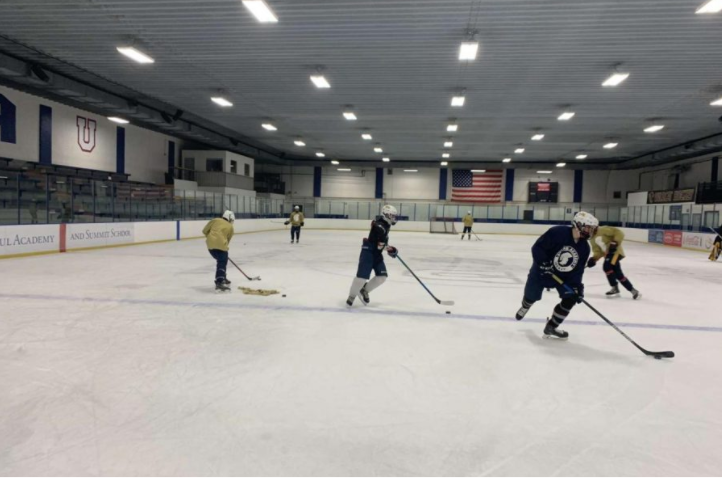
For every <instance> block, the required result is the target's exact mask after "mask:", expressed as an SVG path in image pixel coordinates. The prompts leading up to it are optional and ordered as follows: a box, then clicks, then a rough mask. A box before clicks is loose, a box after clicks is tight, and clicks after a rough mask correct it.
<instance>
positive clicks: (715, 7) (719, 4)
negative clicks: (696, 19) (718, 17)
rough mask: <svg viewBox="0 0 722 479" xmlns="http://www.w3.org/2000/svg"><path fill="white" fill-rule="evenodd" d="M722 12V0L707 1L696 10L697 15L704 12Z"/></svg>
mask: <svg viewBox="0 0 722 479" xmlns="http://www.w3.org/2000/svg"><path fill="white" fill-rule="evenodd" d="M719 12H722V0H709V1H708V2H705V3H704V4H703V5H702V6H701V7H699V8H698V9H697V11H696V12H695V13H696V14H697V15H700V14H704V13H719Z"/></svg>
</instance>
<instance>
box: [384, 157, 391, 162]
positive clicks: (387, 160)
mask: <svg viewBox="0 0 722 479" xmlns="http://www.w3.org/2000/svg"><path fill="white" fill-rule="evenodd" d="M389 161H391V158H388V157H384V158H383V162H384V163H388V162H389Z"/></svg>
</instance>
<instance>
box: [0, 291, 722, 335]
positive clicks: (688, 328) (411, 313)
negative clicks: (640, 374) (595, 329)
mask: <svg viewBox="0 0 722 479" xmlns="http://www.w3.org/2000/svg"><path fill="white" fill-rule="evenodd" d="M0 298H6V299H31V300H42V301H87V302H93V303H121V304H134V305H153V306H186V307H205V308H230V309H246V310H261V311H263V310H265V311H273V310H276V311H291V312H293V311H306V312H316V313H318V312H320V313H342V314H350V313H353V314H371V315H381V316H407V317H416V318H418V317H424V318H442V317H443V318H450V316H448V315H446V314H445V313H424V312H416V311H392V310H378V309H371V308H364V309H360V308H355V309H349V308H346V307H338V308H322V307H312V306H280V305H279V306H271V305H268V306H266V305H258V304H240V303H215V302H213V303H212V302H185V301H166V300H158V299H112V298H107V299H106V298H91V297H79V296H49V295H40V294H5V293H0ZM451 318H453V319H470V320H474V321H514V319H513V318H508V317H503V316H484V315H478V314H456V313H454V314H453V315H452V316H451ZM524 322H526V323H528V322H532V323H544V322H546V320H544V319H534V318H525V319H524ZM569 323H570V324H575V325H576V324H584V325H587V326H606V324H605V323H604V322H603V321H602V320H601V319H600V320H599V321H584V320H575V319H574V318H572V319H571V320H569ZM614 324H616V325H617V326H620V327H625V328H641V329H664V330H676V331H707V332H713V333H722V327H716V326H687V325H682V324H652V323H646V324H644V323H621V322H616V321H615V322H614Z"/></svg>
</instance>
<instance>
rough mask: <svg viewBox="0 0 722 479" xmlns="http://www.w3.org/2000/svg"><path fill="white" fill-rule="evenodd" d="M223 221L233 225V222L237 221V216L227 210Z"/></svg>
mask: <svg viewBox="0 0 722 479" xmlns="http://www.w3.org/2000/svg"><path fill="white" fill-rule="evenodd" d="M223 219H224V220H226V221H228V222H229V223H230V224H233V222H234V221H236V215H234V214H233V211H231V210H226V211H224V212H223Z"/></svg>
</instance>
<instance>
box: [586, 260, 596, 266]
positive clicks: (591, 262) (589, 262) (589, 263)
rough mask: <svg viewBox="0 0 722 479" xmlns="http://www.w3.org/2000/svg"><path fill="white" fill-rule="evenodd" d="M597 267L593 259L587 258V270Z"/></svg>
mask: <svg viewBox="0 0 722 479" xmlns="http://www.w3.org/2000/svg"><path fill="white" fill-rule="evenodd" d="M596 265H597V260H596V259H594V258H589V261H587V268H594V267H595V266H596Z"/></svg>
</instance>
